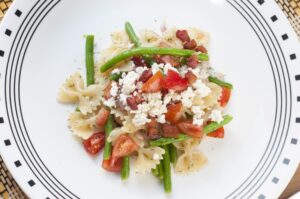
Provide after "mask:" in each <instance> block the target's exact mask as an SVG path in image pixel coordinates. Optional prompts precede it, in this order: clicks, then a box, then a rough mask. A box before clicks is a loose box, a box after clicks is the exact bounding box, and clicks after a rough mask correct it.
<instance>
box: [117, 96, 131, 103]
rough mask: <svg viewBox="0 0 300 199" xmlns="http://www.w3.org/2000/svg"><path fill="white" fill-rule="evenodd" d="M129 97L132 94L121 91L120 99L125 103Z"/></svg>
mask: <svg viewBox="0 0 300 199" xmlns="http://www.w3.org/2000/svg"><path fill="white" fill-rule="evenodd" d="M128 97H130V95H125V94H123V93H121V94H120V95H119V99H120V101H121V102H122V103H123V104H124V105H126V104H127V98H128Z"/></svg>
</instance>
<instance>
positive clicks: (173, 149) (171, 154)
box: [169, 144, 177, 164]
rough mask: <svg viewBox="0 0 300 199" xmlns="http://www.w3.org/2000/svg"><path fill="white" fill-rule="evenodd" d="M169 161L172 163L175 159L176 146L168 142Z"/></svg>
mask: <svg viewBox="0 0 300 199" xmlns="http://www.w3.org/2000/svg"><path fill="white" fill-rule="evenodd" d="M169 146H170V161H171V162H172V163H173V164H174V163H176V161H177V148H176V147H175V146H174V144H170V145H169Z"/></svg>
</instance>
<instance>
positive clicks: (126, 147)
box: [112, 134, 138, 158]
mask: <svg viewBox="0 0 300 199" xmlns="http://www.w3.org/2000/svg"><path fill="white" fill-rule="evenodd" d="M137 149H138V145H137V144H136V143H135V141H134V140H133V139H132V138H131V137H130V136H129V135H127V134H123V135H120V136H119V137H118V139H117V140H116V143H115V145H114V147H113V151H112V156H113V157H114V158H119V157H124V156H127V155H130V154H131V153H133V152H134V151H136V150H137Z"/></svg>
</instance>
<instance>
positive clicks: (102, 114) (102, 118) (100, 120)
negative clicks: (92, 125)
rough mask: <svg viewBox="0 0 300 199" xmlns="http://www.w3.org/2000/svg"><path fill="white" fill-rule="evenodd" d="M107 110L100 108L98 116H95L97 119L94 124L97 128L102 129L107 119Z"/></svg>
mask: <svg viewBox="0 0 300 199" xmlns="http://www.w3.org/2000/svg"><path fill="white" fill-rule="evenodd" d="M109 113H110V112H109V110H107V109H106V108H104V107H102V108H101V109H100V110H99V112H98V114H97V118H96V124H97V125H98V126H99V127H104V125H105V123H106V121H107V119H108V117H109Z"/></svg>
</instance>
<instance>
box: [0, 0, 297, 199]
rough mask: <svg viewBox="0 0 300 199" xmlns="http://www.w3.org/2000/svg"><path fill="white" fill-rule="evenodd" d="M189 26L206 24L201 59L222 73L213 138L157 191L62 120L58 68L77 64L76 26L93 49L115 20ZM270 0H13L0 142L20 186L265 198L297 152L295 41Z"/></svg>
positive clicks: (5, 41)
mask: <svg viewBox="0 0 300 199" xmlns="http://www.w3.org/2000/svg"><path fill="white" fill-rule="evenodd" d="M127 20H128V21H131V23H132V24H133V25H134V27H135V29H137V30H138V29H141V28H150V29H159V27H160V24H161V23H162V22H164V21H165V22H166V23H167V24H168V26H169V27H172V26H178V27H186V26H192V27H197V28H201V29H203V30H205V31H208V32H210V34H211V45H210V57H211V63H212V66H213V67H214V68H216V69H217V70H218V71H221V72H223V73H225V74H226V75H227V76H226V79H227V80H228V81H230V82H232V83H233V84H234V91H233V96H232V101H231V102H230V105H229V107H228V108H227V111H228V112H229V113H230V114H232V115H233V116H234V121H233V122H232V123H231V124H230V125H228V126H227V127H226V137H225V139H223V140H214V139H209V138H208V139H206V140H204V141H203V142H202V143H201V147H200V148H201V150H202V151H203V152H204V154H205V155H206V156H207V158H208V162H207V164H206V165H205V166H204V167H203V169H202V170H200V171H199V172H196V173H193V174H188V175H182V174H180V175H179V174H174V175H173V193H172V194H171V195H170V196H166V195H165V194H164V192H163V189H162V185H161V184H160V183H159V182H157V181H156V179H155V178H153V177H152V176H151V175H150V174H147V175H140V174H134V172H133V171H132V175H131V176H130V179H129V181H128V182H127V183H122V182H121V180H120V178H119V176H118V175H113V174H110V173H107V172H105V171H103V170H102V169H101V168H100V162H101V157H96V158H92V157H89V156H88V155H87V154H86V153H85V151H84V150H83V148H82V146H81V144H80V143H79V142H77V141H76V140H75V139H74V137H73V136H72V135H71V133H70V132H69V130H68V128H67V116H68V113H69V112H70V111H72V110H73V107H70V106H64V105H61V104H58V103H57V101H56V95H57V92H58V89H59V87H60V85H61V84H62V83H63V82H64V79H65V78H66V77H68V75H70V74H71V73H73V72H75V71H77V70H79V71H81V72H82V73H83V74H84V37H83V35H84V34H90V33H93V34H95V35H96V41H97V46H96V48H97V52H99V51H100V49H103V48H104V47H106V46H107V45H108V44H109V35H110V33H111V32H112V31H114V30H116V29H123V24H124V22H125V21H127ZM299 49H300V48H299V43H298V40H297V38H296V35H295V33H294V32H293V30H292V28H291V26H290V24H289V23H288V20H287V19H286V17H285V16H284V14H283V13H282V12H281V11H280V9H279V8H278V7H277V5H276V4H275V2H273V1H271V0H265V1H264V0H228V1H225V0H206V1H199V0H185V1H177V0H166V1H159V0H152V1H138V0H132V1H124V0H111V1H102V0H86V1H79V0H15V1H14V3H13V5H12V7H11V9H10V10H9V12H8V13H7V15H6V17H5V19H4V20H3V22H2V24H1V28H0V150H1V155H2V157H3V159H4V160H5V163H6V164H7V166H8V168H9V170H10V171H11V173H12V174H13V176H14V178H15V179H16V180H17V182H18V183H19V184H20V186H21V187H22V189H23V190H24V191H25V192H26V193H27V194H28V196H30V197H31V198H40V199H43V198H44V199H46V198H101V197H104V196H105V197H108V198H124V199H126V198H130V199H137V198H149V199H150V198H157V199H159V198H167V197H170V198H174V199H177V198H259V199H264V198H276V197H278V196H279V194H280V193H281V192H282V191H283V189H284V188H285V186H286V185H287V183H288V182H289V180H290V178H291V176H292V175H293V173H294V171H295V170H296V167H297V165H298V163H299V159H300V153H299V152H300V50H299Z"/></svg>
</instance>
